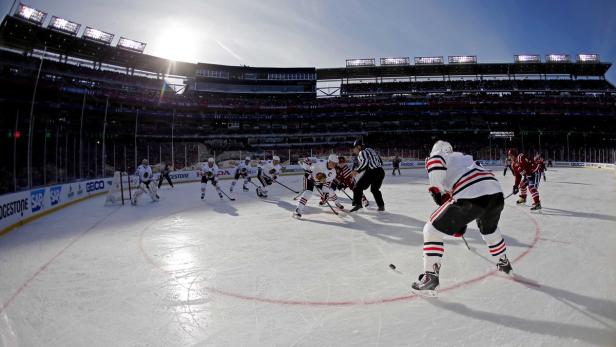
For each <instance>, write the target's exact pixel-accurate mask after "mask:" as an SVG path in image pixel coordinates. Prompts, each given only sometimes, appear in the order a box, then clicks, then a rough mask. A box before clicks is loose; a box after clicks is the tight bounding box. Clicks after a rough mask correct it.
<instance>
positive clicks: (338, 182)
mask: <svg viewBox="0 0 616 347" xmlns="http://www.w3.org/2000/svg"><path fill="white" fill-rule="evenodd" d="M352 171H353V170H351V168H350V167H349V163H348V162H347V160H346V158H345V157H344V156H340V157H338V165H336V179H334V181H333V182H332V184H331V189H332V190H334V191H335V190H336V189H338V190H343V189H346V188H349V189H351V190H353V187H354V186H355V180H354V179H353V175H352V174H351V172H352ZM361 201H362V204H363V205H364V207H368V205H370V203H369V202H368V199H367V198H366V195H364V196H362V197H361ZM319 205H321V206H322V205H325V200H324V199H323V198H321V202H319Z"/></svg>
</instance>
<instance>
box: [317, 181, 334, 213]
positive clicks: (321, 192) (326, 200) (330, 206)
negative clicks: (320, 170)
mask: <svg viewBox="0 0 616 347" xmlns="http://www.w3.org/2000/svg"><path fill="white" fill-rule="evenodd" d="M314 187H315V188H316V189H317V192H319V194H321V197H323V196H324V195H323V191H321V189H319V187H317V186H314ZM325 203H326V204H327V206H329V208H330V209H331V210H332V212H334V214H335V215H336V216H337V215H338V212H337V211H336V210H334V208H333V207H332V205H331V204H330V203H329V201H328V199H325Z"/></svg>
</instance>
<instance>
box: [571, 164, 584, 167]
mask: <svg viewBox="0 0 616 347" xmlns="http://www.w3.org/2000/svg"><path fill="white" fill-rule="evenodd" d="M571 166H575V167H580V166H584V163H571Z"/></svg>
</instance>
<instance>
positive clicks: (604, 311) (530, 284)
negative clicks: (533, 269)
mask: <svg viewBox="0 0 616 347" xmlns="http://www.w3.org/2000/svg"><path fill="white" fill-rule="evenodd" d="M504 278H505V279H507V277H504ZM515 279H518V280H516V281H515V282H516V283H520V284H521V285H523V286H526V287H527V288H529V289H532V290H536V291H538V292H542V293H544V294H546V295H549V296H551V297H553V298H554V299H556V300H558V301H560V302H562V303H563V304H564V305H567V306H569V307H570V308H572V309H574V310H576V311H578V312H580V313H581V314H583V315H585V316H587V317H589V318H591V319H592V320H594V321H596V322H598V323H600V324H601V325H603V326H605V327H606V328H609V329H612V330H614V331H615V332H616V326H614V325H613V324H611V323H608V322H605V321H603V320H602V319H600V318H598V317H595V316H593V315H591V313H594V314H595V315H599V316H602V317H605V318H608V319H612V320H613V319H614V318H615V316H614V314H615V313H616V302H615V301H611V300H607V299H601V298H593V297H590V296H586V295H581V294H578V293H574V292H570V291H567V290H564V289H562V288H555V287H550V286H548V285H545V284H539V283H536V282H534V281H533V280H530V279H527V278H525V277H523V276H520V275H517V274H516V275H515ZM615 341H616V340H615Z"/></svg>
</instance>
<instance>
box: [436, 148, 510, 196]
mask: <svg viewBox="0 0 616 347" xmlns="http://www.w3.org/2000/svg"><path fill="white" fill-rule="evenodd" d="M426 170H428V176H429V178H430V187H436V188H438V189H439V190H440V191H441V192H449V193H450V194H451V195H452V196H453V197H454V198H456V199H472V198H477V197H480V196H483V195H491V194H497V193H502V189H501V186H500V184H499V183H498V180H497V179H496V177H495V176H494V174H493V173H492V172H490V171H489V170H486V169H485V168H484V167H482V166H481V165H480V164H479V163H477V162H476V161H475V160H474V159H473V157H472V156H470V155H465V154H462V153H460V152H453V153H439V154H436V155H433V156H431V157H429V158H428V159H426Z"/></svg>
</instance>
